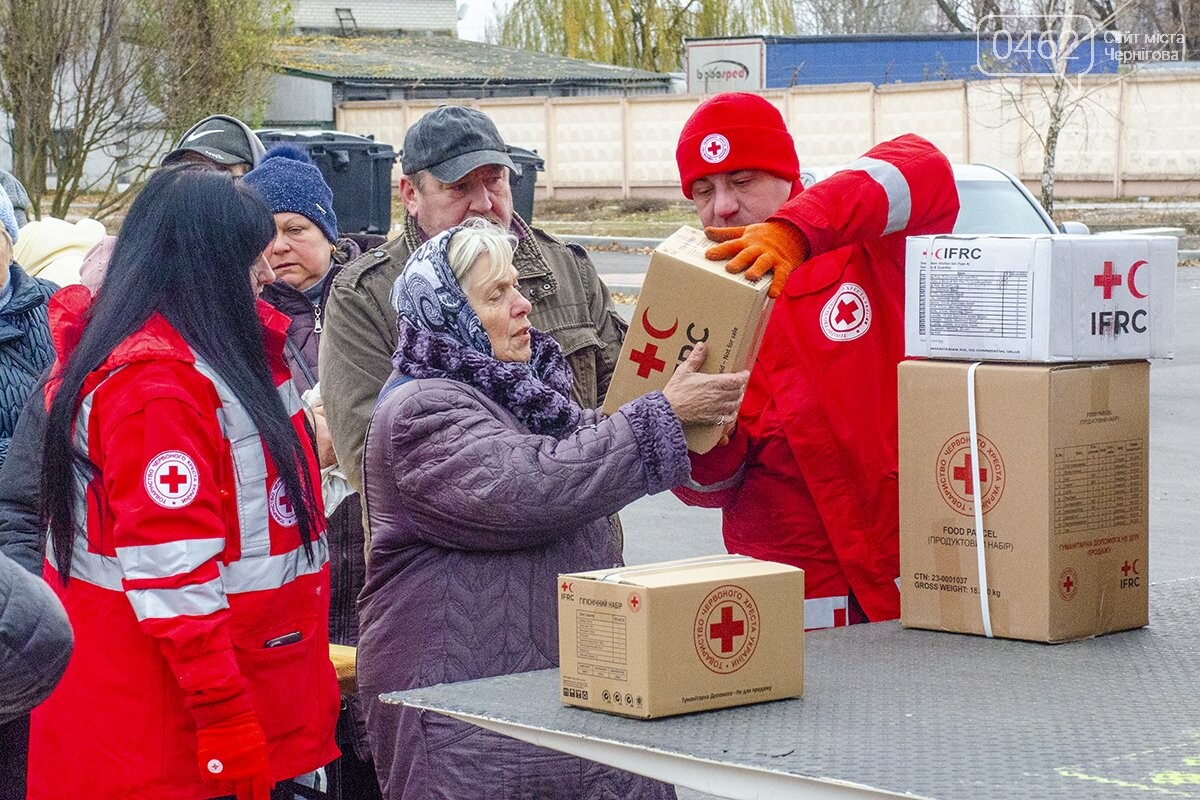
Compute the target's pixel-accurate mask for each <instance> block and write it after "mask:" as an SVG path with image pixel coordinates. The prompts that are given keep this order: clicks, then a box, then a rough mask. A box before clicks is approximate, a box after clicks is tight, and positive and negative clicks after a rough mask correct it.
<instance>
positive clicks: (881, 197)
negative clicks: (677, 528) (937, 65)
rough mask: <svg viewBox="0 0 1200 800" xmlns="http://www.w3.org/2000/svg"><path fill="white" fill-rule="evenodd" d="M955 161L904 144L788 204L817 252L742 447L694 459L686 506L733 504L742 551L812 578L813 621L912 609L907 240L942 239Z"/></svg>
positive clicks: (726, 522) (792, 292) (792, 302)
mask: <svg viewBox="0 0 1200 800" xmlns="http://www.w3.org/2000/svg"><path fill="white" fill-rule="evenodd" d="M957 216H958V192H957V190H956V188H955V185H954V175H953V172H952V170H951V168H950V164H949V162H948V161H947V160H946V157H945V156H944V155H942V153H941V152H940V151H939V150H938V149H937V148H936V147H934V146H933V145H932V144H930V143H929V142H927V141H925V140H924V139H922V138H920V137H918V136H913V135H906V136H901V137H899V138H897V139H893V140H892V141H889V142H884V143H883V144H880V145H878V146H876V147H874V148H872V149H871V150H870V151H869V152H868V153H867V154H866V155H865V156H863V157H862V158H860V159H859V160H858V161H856V162H855V163H854V164H851V165H850V166H849V167H848V168H847V169H845V170H843V171H840V172H838V173H836V174H834V175H832V176H831V177H829V178H828V179H826V180H824V181H820V182H819V183H816V184H814V185H813V186H811V187H810V188H808V189H807V190H805V191H802V192H801V193H799V194H798V195H796V196H795V197H793V198H792V199H791V200H789V201H788V203H787V204H785V205H784V206H783V207H782V208H781V209H779V211H778V212H777V213H776V215H775V216H774V217H772V219H781V220H785V221H787V222H790V223H792V224H794V225H796V226H797V227H799V228H800V230H801V231H803V232H804V235H805V236H806V237H807V239H808V243H809V246H810V248H811V253H812V257H811V258H810V260H809V261H807V262H806V263H805V264H804V265H802V266H800V267H799V268H797V269H796V271H795V272H793V273H792V275H791V277H789V279H788V282H787V284H786V286H785V287H784V291H783V294H782V296H781V297H780V298H779V299H778V300H777V302H776V304H775V309H774V311H773V312H772V315H771V320H770V322H769V323H768V326H767V333H766V336H765V338H764V341H763V345H762V349H761V350H760V351H759V355H758V360H757V361H756V363H755V365H754V368H753V369H752V370H751V374H750V383H749V386H748V388H747V390H746V397H745V400H744V402H743V403H742V408H741V410H740V412H739V414H738V424H737V429H736V431H735V434H734V436H733V438H732V440H731V442H730V443H729V444H728V445H726V446H724V447H717V448H714V449H713V450H710V451H709V452H708V453H707V454H705V455H696V454H694V453H693V454H692V481H691V483H689V484H688V485H686V486H684V487H681V488H680V489H677V490H676V492H675V493H676V494H677V495H678V496H679V497H680V498H681V499H682V500H683V501H684V502H686V503H689V504H692V505H700V506H706V507H710V508H718V507H719V508H722V509H724V514H723V528H724V534H725V544H726V546H727V548H728V549H729V550H730V552H734V553H743V554H746V555H750V556H754V557H756V558H763V559H768V560H771V561H781V562H784V563H788V564H793V565H795V566H798V567H801V568H803V569H804V570H805V595H806V598H807V599H806V602H805V626H806V627H808V628H824V627H833V626H835V625H844V624H847V614H848V611H849V609H850V604H849V598H848V595H849V593H850V592H851V591H852V592H853V594H854V597H855V598H856V599H857V600H858V602H859V604H860V605H861V607H862V610H863V611H864V612H865V614H866V616H867V618H868V619H870V620H872V621H878V620H885V619H893V618H895V617H897V616H899V614H900V593H899V589H898V588H897V583H896V581H897V579H898V577H899V574H900V558H899V494H898V489H897V482H896V476H897V447H898V445H897V436H896V365H897V363H898V362H899V361H900V360H901V358H902V357H903V354H904V244H905V241H904V240H905V237H906V236H909V235H917V234H930V233H946V232H949V231H950V229H951V228H952V227H953V226H954V221H955V219H956V218H957Z"/></svg>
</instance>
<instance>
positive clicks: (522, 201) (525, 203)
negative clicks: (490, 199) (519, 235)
mask: <svg viewBox="0 0 1200 800" xmlns="http://www.w3.org/2000/svg"><path fill="white" fill-rule="evenodd" d="M508 157H509V158H511V159H512V161H513V163H514V164H516V165H517V168H516V169H515V170H513V171H512V172H511V173H510V174H509V176H508V183H509V185H510V186H512V197H513V210H514V211H516V212H517V214H518V215H520V217H521V219H523V220H525V221H526V222H529V223H532V222H533V190H534V187H535V185H536V184H537V174H538V172H541V171H542V170H544V169H546V161H545V159H543V158H542V157H541V156H539V155H538V154H537V151H536V150H526V149H525V148H523V147H514V146H512V145H509V146H508Z"/></svg>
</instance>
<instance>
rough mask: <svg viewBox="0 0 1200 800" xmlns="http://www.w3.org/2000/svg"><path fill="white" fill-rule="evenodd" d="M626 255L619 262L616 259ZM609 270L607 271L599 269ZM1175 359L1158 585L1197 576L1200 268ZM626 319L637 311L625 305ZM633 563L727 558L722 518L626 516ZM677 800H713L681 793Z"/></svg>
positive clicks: (669, 506) (1165, 390) (666, 505)
mask: <svg viewBox="0 0 1200 800" xmlns="http://www.w3.org/2000/svg"><path fill="white" fill-rule="evenodd" d="M596 255H599V257H598V258H596V261H597V267H598V268H600V269H604V268H605V267H608V268H609V270H610V271H611V270H612V265H614V264H615V265H617V266H619V267H621V268H623V269H628V270H629V271H633V267H634V266H635V265H636V263H638V262H637V261H636V259H638V258H640V259H641V262H640V263H642V265H643V266H642V269H643V270H644V264H645V261H646V258H647V257H645V256H636V257H629V256H627V255H624V254H612V253H604V254H594V257H596ZM616 255H623V257H622V258H612V257H613V256H616ZM602 265H604V266H602ZM1178 276H1179V277H1178V282H1177V290H1178V295H1177V307H1176V347H1175V352H1176V357H1175V359H1174V360H1172V361H1160V362H1156V363H1154V364H1153V366H1152V367H1151V371H1150V557H1151V563H1150V570H1151V572H1150V574H1151V580H1152V581H1154V582H1162V581H1170V580H1176V579H1179V578H1187V577H1193V576H1200V547H1198V546H1197V533H1198V531H1200V488H1198V487H1197V481H1196V479H1195V478H1194V477H1193V475H1194V466H1195V464H1196V462H1197V457H1196V453H1197V451H1198V450H1200V369H1198V367H1200V268H1184V269H1180V270H1179V273H1178ZM621 308H622V311H623V312H624V314H625V316H626V318H628V317H629V316H630V315H631V314H632V311H633V307H632V306H630V305H626V306H622V307H621ZM621 519H622V520H623V523H624V527H625V560H626V562H627V563H630V564H637V563H645V562H650V561H662V560H666V559H673V558H688V557H690V556H698V555H707V554H710V553H718V552H723V551H724V547H723V545H722V542H721V532H720V525H721V520H720V513H719V512H716V511H711V510H708V509H697V508H690V507H688V506H685V505H684V504H683V503H681V502H679V501H678V500H676V499H675V497H674V495H672V494H670V493H669V492H668V493H665V494H661V495H658V496H655V497H648V498H645V499H643V500H639V501H638V502H636V503H634V504H632V505H630V506H629V507H628V508H626V509H625V510H624V511H622V512H621ZM679 797H680V800H709V799H710V798H711V795H706V794H701V793H698V792H692V791H690V790H681V791H680V792H679Z"/></svg>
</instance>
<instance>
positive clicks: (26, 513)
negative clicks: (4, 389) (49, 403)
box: [0, 381, 46, 577]
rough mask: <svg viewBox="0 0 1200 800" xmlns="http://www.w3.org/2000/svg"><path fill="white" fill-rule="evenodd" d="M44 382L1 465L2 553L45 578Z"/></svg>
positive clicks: (19, 422) (37, 386) (27, 406)
mask: <svg viewBox="0 0 1200 800" xmlns="http://www.w3.org/2000/svg"><path fill="white" fill-rule="evenodd" d="M42 385H43V381H38V382H37V384H35V386H34V391H33V393H32V394H31V395H30V396H29V399H28V400H27V401H26V403H25V411H24V412H22V414H21V418H20V419H18V420H17V428H16V430H15V431H13V435H12V442H11V444H10V445H9V451H8V452H9V455H10V456H11V458H10V459H9V461H7V462H5V463H6V464H7V466H5V467H2V468H0V553H3V554H4V555H6V556H8V557H9V558H11V559H12V560H13V561H15V562H17V563H18V564H20V565H21V566H22V567H24V568H25V569H26V570H28V571H29V573H30V574H32V575H37V576H38V577H41V574H42V561H43V558H44V554H45V552H46V528H45V526H44V525H42V519H41V513H40V512H39V510H38V498H39V497H40V494H41V480H42V440H43V439H44V438H45V436H46V404H45V403H44V402H43V400H42V391H41V389H42Z"/></svg>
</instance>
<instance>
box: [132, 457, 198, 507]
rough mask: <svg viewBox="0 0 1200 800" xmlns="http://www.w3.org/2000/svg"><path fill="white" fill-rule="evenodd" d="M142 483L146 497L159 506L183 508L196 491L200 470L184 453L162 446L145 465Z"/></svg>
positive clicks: (192, 498) (193, 497)
mask: <svg viewBox="0 0 1200 800" xmlns="http://www.w3.org/2000/svg"><path fill="white" fill-rule="evenodd" d="M143 485H144V486H145V488H146V494H148V495H149V496H150V499H151V500H153V501H154V502H155V503H157V504H158V505H160V506H162V507H163V508H183V507H184V506H186V505H187V504H188V503H190V502H192V501H193V500H195V499H196V493H197V492H198V491H200V472H199V470H197V469H196V462H194V461H192V458H191V456H189V455H188V454H187V453H183V452H181V451H179V450H164V451H163V452H161V453H159V454H158V455H156V456H155V457H154V458H152V459H151V460H150V463H149V464H147V465H146V472H145V475H144V476H143Z"/></svg>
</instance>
